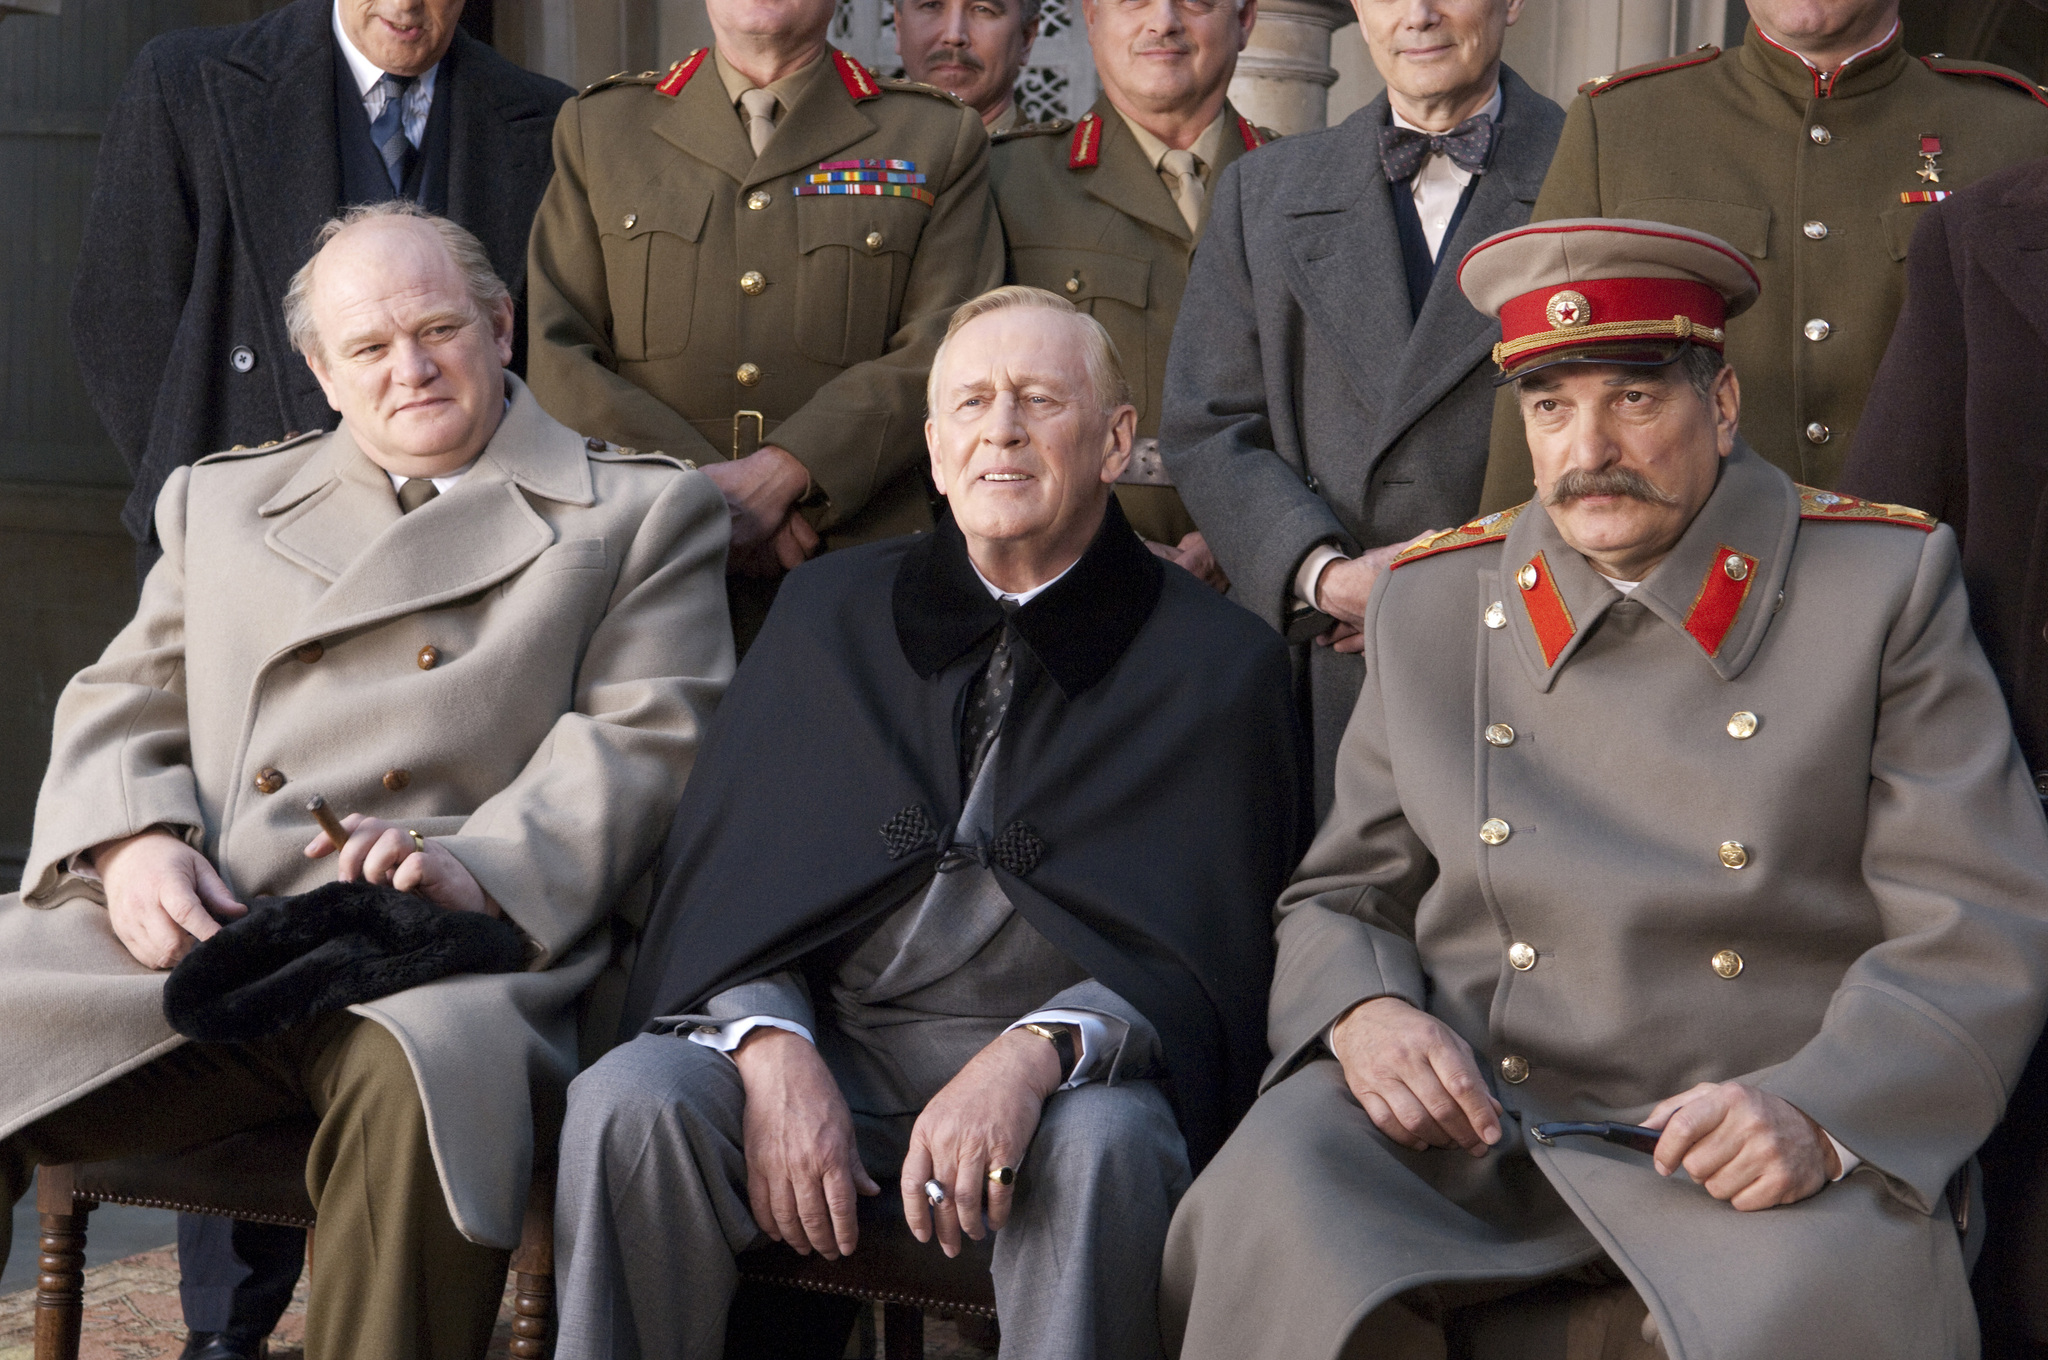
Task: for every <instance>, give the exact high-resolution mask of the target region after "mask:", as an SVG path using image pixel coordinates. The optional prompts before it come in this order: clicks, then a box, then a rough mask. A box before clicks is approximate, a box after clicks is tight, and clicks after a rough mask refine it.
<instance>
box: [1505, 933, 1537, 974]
mask: <svg viewBox="0 0 2048 1360" xmlns="http://www.w3.org/2000/svg"><path fill="white" fill-rule="evenodd" d="M1535 966H1536V946H1535V945H1533V944H1527V943H1525V942H1523V941H1521V940H1516V941H1515V942H1514V943H1513V944H1511V945H1509V946H1508V967H1510V968H1512V969H1514V970H1515V971H1516V972H1517V973H1526V972H1528V971H1529V970H1530V969H1531V968H1534V967H1535Z"/></svg>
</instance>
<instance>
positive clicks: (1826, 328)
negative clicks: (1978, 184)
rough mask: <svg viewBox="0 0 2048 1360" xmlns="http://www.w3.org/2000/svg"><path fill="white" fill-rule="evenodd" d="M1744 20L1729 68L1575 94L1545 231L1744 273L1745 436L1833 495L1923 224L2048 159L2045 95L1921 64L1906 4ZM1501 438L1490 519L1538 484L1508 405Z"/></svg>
mask: <svg viewBox="0 0 2048 1360" xmlns="http://www.w3.org/2000/svg"><path fill="white" fill-rule="evenodd" d="M1749 16H1750V23H1749V27H1748V28H1747V29H1746V30H1745V32H1744V37H1743V43H1742V46H1741V47H1740V48H1738V49H1736V50H1735V51H1732V52H1722V51H1721V50H1720V49H1719V48H1715V47H1712V46H1703V47H1701V48H1700V49H1699V50H1698V51H1696V52H1690V53H1687V54H1685V55H1683V56H1678V57H1672V58H1670V59H1668V60H1665V61H1659V62H1653V63H1651V64H1650V65H1647V66H1641V67H1637V68H1635V69H1633V70H1628V71H1620V72H1617V73H1615V74H1614V75H1611V76H1603V77H1601V78H1600V79H1598V80H1592V81H1588V82H1587V83H1586V84H1585V85H1582V86H1580V87H1579V97H1578V99H1577V100H1575V101H1574V102H1573V104H1572V107H1571V111H1570V114H1569V116H1568V117H1567V118H1566V121H1565V131H1564V136H1563V138H1562V139H1561V140H1560V141H1559V142H1558V147H1557V159H1556V160H1555V161H1554V162H1553V163H1552V165H1551V167H1550V174H1549V177H1548V178H1547V179H1545V180H1544V183H1543V193H1542V195H1541V196H1540V197H1539V198H1538V199H1537V200H1536V209H1535V212H1534V213H1533V215H1532V218H1531V220H1533V221H1539V222H1540V221H1545V220H1547V219H1550V218H1562V217H1595V216H1604V217H1633V218H1647V219H1650V220H1652V221H1657V222H1671V223H1675V224H1677V225H1679V226H1682V227H1691V228H1693V229H1694V230H1697V231H1706V232H1712V233H1713V234H1714V235H1716V236H1718V237H1720V238H1721V239H1722V240H1725V241H1727V242H1728V243H1729V244H1730V245H1733V246H1735V247H1736V248H1737V249H1739V250H1741V251H1742V253H1743V254H1744V255H1746V256H1748V257H1749V260H1750V263H1751V264H1753V265H1755V266H1756V269H1757V273H1758V274H1759V275H1760V276H1761V277H1762V278H1763V280H1764V292H1763V301H1762V302H1761V303H1760V304H1759V305H1758V306H1757V307H1756V308H1755V309H1754V310H1752V311H1751V312H1749V313H1748V314H1746V315H1744V316H1742V317H1740V318H1738V319H1737V320H1736V322H1735V325H1734V329H1733V330H1731V331H1730V332H1729V335H1728V343H1729V345H1730V346H1731V348H1730V350H1729V355H1730V359H1731V361H1732V362H1733V363H1734V364H1735V366H1736V367H1737V368H1738V369H1739V370H1740V371H1741V372H1742V375H1743V381H1744V384H1745V387H1746V392H1745V394H1744V395H1745V397H1746V400H1745V401H1744V403H1743V406H1744V409H1745V411H1746V413H1747V414H1746V415H1745V417H1744V421H1743V427H1742V433H1743V438H1744V439H1746V440H1748V441H1749V444H1750V446H1751V447H1752V448H1754V449H1755V450H1756V451H1757V452H1758V453H1759V454H1761V455H1762V456H1763V457H1765V458H1766V459H1768V460H1770V462H1771V463H1773V464H1774V465H1776V466H1777V467H1778V469H1779V470H1780V471H1782V472H1784V473H1785V474H1786V475H1787V476H1789V477H1792V478H1794V479H1795V480H1797V481H1800V482H1804V483H1807V484H1809V485H1812V486H1819V487H1832V486H1834V485H1835V482H1836V479H1837V478H1839V477H1840V476H1841V471H1842V462H1843V459H1844V458H1846V457H1847V456H1848V452H1849V448H1850V445H1851V444H1853V443H1854V442H1855V437H1856V428H1857V425H1858V422H1859V421H1860V420H1861V418H1862V414H1863V403H1864V400H1865V398H1866V397H1867V396H1868V395H1869V393H1870V384H1871V378H1872V375H1874V374H1875V373H1876V372H1877V366H1878V363H1879V361H1880V360H1882V359H1883V357H1884V351H1885V345H1886V344H1887V343H1888V342H1889V341H1890V340H1891V336H1892V326H1893V322H1894V321H1895V320H1896V319H1897V317H1898V314H1899V307H1900V305H1901V303H1902V302H1903V301H1904V298H1905V292H1906V269H1905V260H1906V251H1907V247H1908V246H1909V244H1910V243H1911V241H1912V239H1913V229H1914V227H1915V225H1916V224H1918V222H1919V221H1920V219H1921V217H1922V216H1923V215H1924V214H1925V213H1926V212H1927V209H1928V207H1929V205H1931V204H1934V203H1938V202H1940V201H1941V200H1942V199H1944V198H1946V197H1947V196H1948V195H1949V194H1952V193H1954V192H1955V191H1956V190H1957V189H1960V188H1962V187H1963V186H1964V185H1966V184H1970V183H1972V182H1974V181H1975V180H1978V179H1980V178H1982V177H1983V176H1985V175H1987V174H1989V173H1990V172H1991V171H1993V170H1997V169H1999V168H2000V167H2002V166H2007V165H2012V164H2015V163H2017V162H2020V161H2025V160H2031V159H2033V158H2034V157H2036V156H2040V155H2043V154H2044V153H2048V94H2043V93H2042V91H2041V90H2040V89H2039V88H2038V87H2036V86H2035V85H2034V84H2033V83H2032V82H2031V81H2029V80H2027V79H2026V78H2025V77H2023V76H2020V75H2018V74H2016V73H2014V72H2012V71H2008V70H2005V69H2004V68H2002V67H1997V66H1993V65H1990V64H1989V63H1987V62H1981V61H1960V60H1955V59H1952V58H1944V57H1939V56H1929V57H1914V56H1909V55H1908V54H1907V51H1906V48H1905V46H1904V42H1905V40H1906V38H1907V36H1908V35H1907V34H1906V33H1905V31H1904V29H1903V28H1902V27H1901V25H1900V22H1899V0H1751V3H1750V5H1749ZM1927 38H1928V35H1925V34H1923V35H1920V36H1919V39H1918V42H1917V43H1916V48H1915V50H1917V51H1922V52H1924V51H1926V50H1927V46H1926V45H1925V44H1926V43H1927ZM1492 440H1493V447H1492V453H1491V456H1490V458H1489V461H1488V465H1487V471H1486V489H1485V492H1484V495H1483V497H1482V501H1481V509H1484V510H1498V509H1501V508H1503V507H1505V506H1509V505H1513V504H1516V503H1518V502H1520V501H1524V500H1527V499H1528V497H1529V494H1530V487H1531V486H1532V485H1533V482H1532V480H1531V478H1532V473H1531V471H1530V463H1529V449H1528V446H1527V442H1526V440H1525V439H1524V437H1523V434H1522V420H1521V417H1520V415H1519V413H1518V412H1516V410H1515V409H1514V407H1513V405H1512V404H1511V403H1509V402H1508V401H1507V400H1506V399H1505V398H1503V399H1502V404H1501V405H1500V407H1499V408H1497V410H1496V413H1495V419H1494V426H1493V436H1492Z"/></svg>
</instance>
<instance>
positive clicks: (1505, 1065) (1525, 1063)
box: [1500, 1053, 1529, 1086]
mask: <svg viewBox="0 0 2048 1360" xmlns="http://www.w3.org/2000/svg"><path fill="white" fill-rule="evenodd" d="M1500 1075H1501V1080H1502V1081H1505V1082H1506V1083H1507V1084H1508V1085H1510V1086H1520V1085H1521V1084H1522V1083H1523V1082H1525V1081H1527V1080H1528V1079H1529V1060H1528V1059H1527V1058H1525V1057H1523V1056H1522V1055H1521V1054H1519V1053H1510V1054H1508V1055H1507V1056H1506V1057H1505V1058H1502V1059H1501V1060H1500Z"/></svg>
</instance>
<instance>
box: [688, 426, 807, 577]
mask: <svg viewBox="0 0 2048 1360" xmlns="http://www.w3.org/2000/svg"><path fill="white" fill-rule="evenodd" d="M701 470H702V471H703V473H704V475H705V476H707V477H709V478H710V479H711V480H712V482H713V483H714V484H716V485H717V487H718V489H719V491H721V492H722V493H724V495H725V504H726V508H727V510H729V511H730V512H731V514H732V552H731V556H730V558H729V567H728V569H729V570H730V571H731V572H732V573H733V574H735V575H740V576H761V577H766V578H769V579H771V580H772V579H774V578H775V577H778V576H780V575H782V574H783V573H784V572H787V571H791V570H793V569H795V568H796V567H799V566H801V565H803V563H804V561H805V560H806V559H807V558H809V557H810V556H811V555H812V554H814V553H816V552H817V551H818V534H817V531H816V530H814V529H812V528H811V526H810V523H809V521H807V520H805V519H804V517H803V516H801V515H799V514H797V513H796V503H797V502H798V501H800V500H802V499H803V497H804V493H805V492H807V491H808V490H810V486H811V474H810V470H809V469H808V468H806V467H805V466H804V465H803V464H802V463H801V462H799V461H798V460H797V457H796V455H795V454H793V453H791V452H789V451H788V450H787V449H783V448H778V447H776V446H775V445H773V444H763V445H762V446H761V447H760V448H758V449H756V450H754V452H752V453H750V454H748V455H747V456H746V457H744V458H739V459H735V460H734V461H732V462H729V463H706V464H705V465H704V467H703V468H702V469H701Z"/></svg>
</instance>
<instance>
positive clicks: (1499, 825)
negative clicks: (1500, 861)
mask: <svg viewBox="0 0 2048 1360" xmlns="http://www.w3.org/2000/svg"><path fill="white" fill-rule="evenodd" d="M1513 834H1514V828H1512V827H1510V826H1509V825H1508V824H1507V823H1506V822H1504V821H1502V820H1501V819H1500V818H1498V817H1488V818H1487V819H1486V820H1485V821H1483V822H1481V823H1480V824H1479V839H1480V840H1483V841H1485V842H1486V843H1487V844H1488V845H1499V844H1500V843H1501V842H1502V841H1504V840H1506V839H1507V838H1508V837H1509V836H1511V835H1513Z"/></svg>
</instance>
